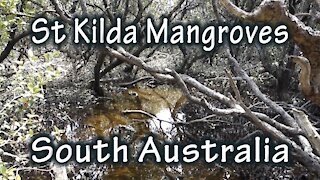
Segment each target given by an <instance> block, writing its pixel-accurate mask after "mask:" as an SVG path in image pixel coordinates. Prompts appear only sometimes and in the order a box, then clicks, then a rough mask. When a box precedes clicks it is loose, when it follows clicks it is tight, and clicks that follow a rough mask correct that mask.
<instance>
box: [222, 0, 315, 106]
mask: <svg viewBox="0 0 320 180" xmlns="http://www.w3.org/2000/svg"><path fill="white" fill-rule="evenodd" d="M220 3H221V4H222V5H223V6H224V7H225V8H226V9H227V10H228V12H229V13H231V14H233V15H234V16H236V17H238V18H240V19H242V20H243V21H249V22H266V23H272V24H278V23H284V24H286V25H287V26H288V30H289V33H290V35H291V37H292V38H293V41H294V42H295V43H296V44H297V45H298V46H299V47H300V49H301V51H302V53H303V56H304V57H305V58H306V59H307V60H308V61H309V63H310V77H308V78H309V79H310V86H311V87H309V88H306V89H304V90H305V91H302V92H303V94H304V95H305V96H306V97H307V98H308V99H310V100H311V101H312V102H313V103H315V104H317V105H318V106H320V93H318V91H317V90H318V88H319V87H318V86H319V84H320V82H319V81H320V58H319V57H320V32H319V31H315V30H313V29H311V28H310V27H307V26H305V25H304V24H303V23H302V22H301V21H300V20H299V19H298V18H297V17H296V16H294V15H292V14H290V13H289V11H288V9H287V8H286V6H285V4H284V3H283V1H280V0H277V1H275V0H273V1H270V0H265V1H263V2H262V3H261V5H260V6H259V7H258V8H256V10H254V11H253V12H246V11H243V10H242V9H240V8H238V7H236V6H235V5H234V4H232V3H231V2H230V1H229V0H220ZM298 61H299V60H298ZM301 68H302V69H304V67H302V66H301ZM300 80H302V79H301V78H300ZM300 84H304V85H306V82H301V81H300ZM301 89H303V88H301ZM310 89H311V90H310Z"/></svg>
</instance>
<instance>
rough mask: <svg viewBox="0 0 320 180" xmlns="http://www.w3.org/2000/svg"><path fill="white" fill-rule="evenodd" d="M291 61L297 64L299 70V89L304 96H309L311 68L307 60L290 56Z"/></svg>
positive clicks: (310, 91) (310, 90)
mask: <svg viewBox="0 0 320 180" xmlns="http://www.w3.org/2000/svg"><path fill="white" fill-rule="evenodd" d="M290 57H291V58H292V61H293V62H295V63H296V64H298V65H299V66H300V68H301V72H300V77H299V82H300V89H301V91H302V92H303V93H304V94H305V95H306V96H309V95H310V94H311V93H312V87H311V66H310V63H309V60H308V59H307V58H305V57H301V56H290Z"/></svg>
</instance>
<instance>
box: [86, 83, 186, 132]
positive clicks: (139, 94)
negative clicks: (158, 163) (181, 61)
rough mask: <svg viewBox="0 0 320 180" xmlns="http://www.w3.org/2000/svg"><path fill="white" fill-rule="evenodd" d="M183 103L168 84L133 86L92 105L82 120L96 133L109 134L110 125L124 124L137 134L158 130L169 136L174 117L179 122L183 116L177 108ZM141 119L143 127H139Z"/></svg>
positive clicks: (182, 97)
mask: <svg viewBox="0 0 320 180" xmlns="http://www.w3.org/2000/svg"><path fill="white" fill-rule="evenodd" d="M184 102H185V97H184V96H183V95H182V93H181V92H180V91H179V90H178V89H175V88H172V87H169V86H161V87H158V88H148V87H135V88H131V89H128V90H126V91H124V92H122V93H116V94H114V95H113V97H112V100H110V101H106V102H104V103H100V104H98V105H96V106H95V107H94V108H93V109H92V113H91V115H89V116H88V117H86V118H85V120H84V123H85V124H86V125H88V126H90V127H91V128H92V130H93V133H95V134H96V135H98V136H109V135H110V133H111V130H112V129H113V128H115V127H118V126H119V125H124V126H130V127H133V128H134V129H135V131H136V133H137V134H141V132H137V131H142V132H143V134H146V133H150V132H152V133H162V134H164V135H165V136H166V137H167V138H171V137H172V136H174V135H175V134H176V129H175V127H174V125H173V124H174V122H175V117H180V118H179V120H180V121H181V119H182V118H181V117H183V113H182V112H179V109H180V108H181V106H182V105H183V103H184ZM130 110H131V111H130ZM125 112H126V113H125ZM128 112H129V113H128ZM182 120H183V119H182ZM139 122H140V123H139ZM141 122H143V123H145V126H144V128H147V129H141ZM146 123H147V124H146Z"/></svg>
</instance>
